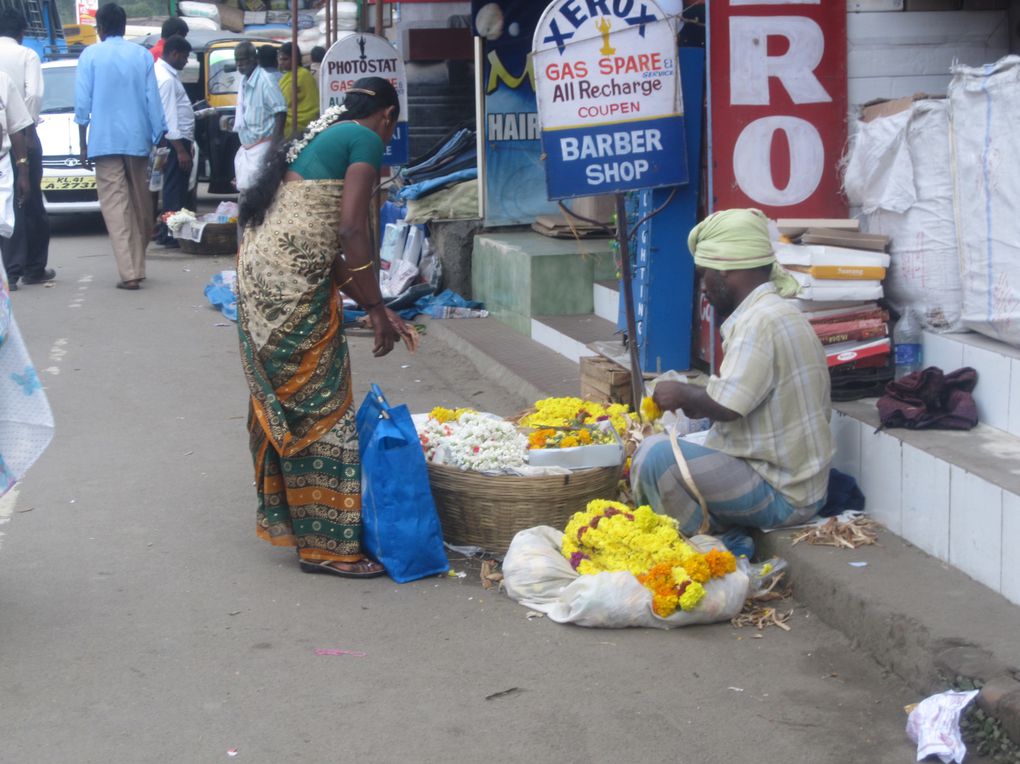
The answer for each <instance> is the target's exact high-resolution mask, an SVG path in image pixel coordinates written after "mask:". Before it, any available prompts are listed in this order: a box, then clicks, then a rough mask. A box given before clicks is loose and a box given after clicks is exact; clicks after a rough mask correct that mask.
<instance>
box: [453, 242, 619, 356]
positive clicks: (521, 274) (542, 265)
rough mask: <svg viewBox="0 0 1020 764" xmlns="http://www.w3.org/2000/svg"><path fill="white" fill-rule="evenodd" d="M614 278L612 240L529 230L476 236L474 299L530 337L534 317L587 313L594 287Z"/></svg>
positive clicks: (593, 305)
mask: <svg viewBox="0 0 1020 764" xmlns="http://www.w3.org/2000/svg"><path fill="white" fill-rule="evenodd" d="M615 277H616V263H615V260H614V258H613V252H612V249H611V240H610V239H585V240H581V241H576V240H574V239H552V238H549V237H548V236H542V235H541V234H538V233H535V232H533V231H511V232H504V233H487V234H480V235H478V236H475V242H474V250H473V252H472V257H471V295H472V297H473V298H474V299H476V300H481V301H482V302H484V303H485V307H486V308H487V309H488V310H489V311H490V312H491V314H492V315H493V316H495V317H496V318H497V319H499V320H500V321H502V322H503V323H505V324H507V325H509V326H511V327H513V329H515V330H516V331H518V332H520V333H521V334H523V335H525V336H528V337H530V336H531V319H532V318H533V317H535V316H573V315H582V314H586V313H591V312H592V311H593V310H594V308H595V303H594V298H593V291H592V285H593V284H594V283H595V282H596V281H602V280H606V279H613V278H615Z"/></svg>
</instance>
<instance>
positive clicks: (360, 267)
mask: <svg viewBox="0 0 1020 764" xmlns="http://www.w3.org/2000/svg"><path fill="white" fill-rule="evenodd" d="M372 265H373V263H365V264H364V265H359V266H358V267H357V268H348V269H347V272H348V273H357V272H358V271H364V270H367V269H369V268H371V267H372Z"/></svg>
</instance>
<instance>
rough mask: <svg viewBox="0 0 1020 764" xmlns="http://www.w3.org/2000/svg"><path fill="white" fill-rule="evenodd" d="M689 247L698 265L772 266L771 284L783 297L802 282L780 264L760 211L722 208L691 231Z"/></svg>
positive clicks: (732, 267) (733, 268) (729, 267)
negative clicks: (798, 282) (798, 281)
mask: <svg viewBox="0 0 1020 764" xmlns="http://www.w3.org/2000/svg"><path fill="white" fill-rule="evenodd" d="M687 248H688V249H689V250H690V251H691V254H692V255H693V256H694V264H695V265H696V266H698V267H699V268H711V269H713V270H716V271H738V270H748V269H750V268H761V267H763V266H766V265H771V266H772V276H771V281H772V284H773V285H774V286H775V287H776V291H777V292H779V294H780V295H782V296H783V297H794V296H795V295H796V294H797V292H798V291H799V290H800V285H798V284H797V281H796V280H795V279H794V278H793V276H791V275H790V274H789V273H787V272H786V270H785V269H784V268H783V266H781V265H780V264H779V263H777V262H776V256H775V254H774V253H773V251H772V241H771V240H770V239H769V222H768V218H766V217H765V214H764V213H763V212H762V211H761V210H753V209H748V210H740V209H736V210H723V211H722V212H716V213H713V214H711V215H709V216H708V217H707V218H705V219H704V220H702V221H701V222H700V223H698V224H697V225H696V226H694V228H693V229H692V230H691V234H690V236H688V237H687Z"/></svg>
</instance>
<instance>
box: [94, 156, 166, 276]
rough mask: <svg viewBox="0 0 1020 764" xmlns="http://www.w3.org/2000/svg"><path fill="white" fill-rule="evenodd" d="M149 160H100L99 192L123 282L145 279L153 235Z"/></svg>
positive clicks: (124, 157) (95, 161)
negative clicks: (148, 171) (147, 250)
mask: <svg viewBox="0 0 1020 764" xmlns="http://www.w3.org/2000/svg"><path fill="white" fill-rule="evenodd" d="M148 162H149V159H148V157H133V156H124V155H121V154H115V155H112V156H105V157H96V159H95V160H94V163H95V166H96V190H97V191H98V193H99V206H100V208H101V209H102V211H103V220H104V221H106V230H107V232H108V233H109V234H110V245H111V246H112V247H113V255H114V257H115V258H116V259H117V271H118V272H119V273H120V279H121V281H134V280H136V279H144V278H145V248H146V247H147V246H148V244H149V238H150V236H151V234H152V220H153V217H152V216H153V211H152V197H151V195H150V194H149V180H148V178H147V177H146V173H147V170H148Z"/></svg>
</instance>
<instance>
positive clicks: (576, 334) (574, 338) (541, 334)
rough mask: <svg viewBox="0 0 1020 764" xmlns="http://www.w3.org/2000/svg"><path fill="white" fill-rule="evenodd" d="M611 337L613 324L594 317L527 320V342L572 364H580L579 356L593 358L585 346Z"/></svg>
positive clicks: (590, 314) (549, 317)
mask: <svg viewBox="0 0 1020 764" xmlns="http://www.w3.org/2000/svg"><path fill="white" fill-rule="evenodd" d="M615 333H616V324H615V323H611V322H609V321H606V320H605V319H604V318H600V317H599V316H597V315H595V314H594V313H589V314H587V315H583V316H536V317H535V318H532V319H531V339H533V340H534V341H535V342H538V343H539V344H541V345H545V346H546V347H547V348H550V349H552V350H555V351H556V352H557V353H559V354H560V355H562V356H563V357H564V358H569V359H570V360H571V361H573V362H574V363H580V362H581V358H582V356H588V355H595V353H594V352H593V351H592V350H589V349H588V344H589V343H591V342H595V341H597V340H611V339H613V335H614V334H615Z"/></svg>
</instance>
